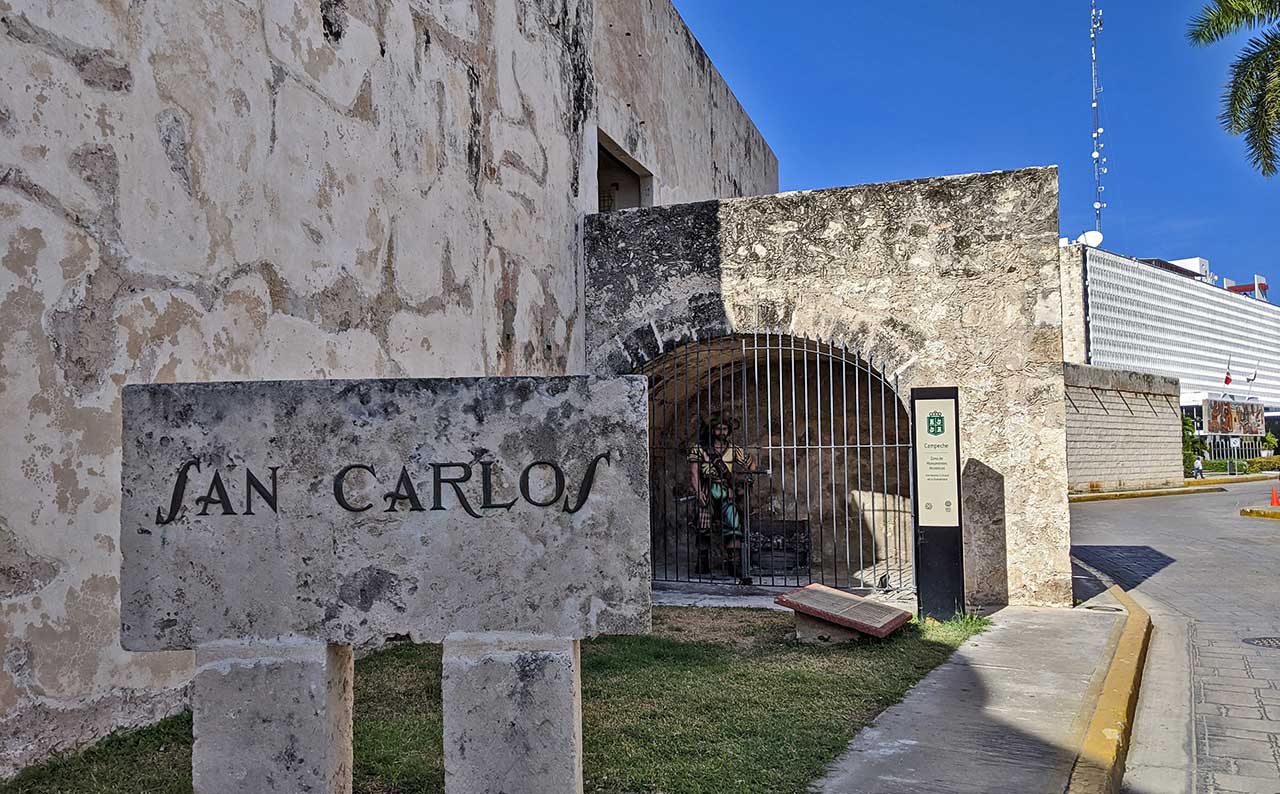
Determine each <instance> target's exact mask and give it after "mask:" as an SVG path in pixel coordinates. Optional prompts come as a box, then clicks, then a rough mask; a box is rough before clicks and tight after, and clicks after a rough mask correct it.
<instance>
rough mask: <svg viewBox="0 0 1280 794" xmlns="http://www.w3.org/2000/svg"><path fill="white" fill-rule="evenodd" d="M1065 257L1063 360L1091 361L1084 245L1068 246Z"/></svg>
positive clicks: (1078, 362)
mask: <svg viewBox="0 0 1280 794" xmlns="http://www.w3.org/2000/svg"><path fill="white" fill-rule="evenodd" d="M1059 253H1060V254H1061V256H1062V360H1063V361H1066V362H1068V363H1071V364H1088V363H1089V348H1088V341H1087V337H1088V330H1087V327H1086V325H1085V304H1084V299H1085V291H1084V246H1082V245H1068V246H1066V247H1064V248H1062V249H1061V250H1060V252H1059Z"/></svg>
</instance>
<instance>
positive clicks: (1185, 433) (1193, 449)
mask: <svg viewBox="0 0 1280 794" xmlns="http://www.w3.org/2000/svg"><path fill="white" fill-rule="evenodd" d="M1208 451H1209V448H1208V445H1206V444H1205V443H1204V439H1203V438H1201V437H1200V436H1198V435H1196V422H1195V420H1194V419H1192V418H1191V417H1189V416H1184V417H1182V454H1184V455H1190V456H1192V457H1195V456H1196V455H1203V454H1205V453H1206V452H1208Z"/></svg>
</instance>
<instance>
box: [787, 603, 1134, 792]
mask: <svg viewBox="0 0 1280 794" xmlns="http://www.w3.org/2000/svg"><path fill="white" fill-rule="evenodd" d="M1090 603H1091V604H1093V605H1097V606H1103V607H1106V606H1109V605H1110V604H1114V600H1112V599H1110V598H1108V597H1099V598H1097V599H1094V600H1093V601H1091V602H1090ZM1124 617H1125V615H1124V613H1123V612H1107V611H1094V610H1089V609H1035V608H1029V607H1007V608H1005V609H1002V610H1001V611H999V612H997V613H995V614H994V615H992V616H991V620H992V624H993V625H992V627H991V628H990V629H988V630H987V631H986V632H984V633H982V634H980V635H979V636H977V637H975V638H973V639H971V640H969V641H968V642H966V643H965V644H964V645H962V646H961V647H960V649H959V650H957V651H956V652H955V654H954V655H953V656H952V657H951V658H950V659H949V660H948V661H946V662H945V663H943V664H942V665H940V666H939V667H937V668H936V669H935V670H933V672H931V673H929V675H927V676H925V678H924V680H922V681H921V682H920V683H919V684H917V685H916V686H915V688H913V689H912V690H911V691H910V692H908V693H907V696H906V697H905V698H904V699H903V700H902V702H901V703H899V704H898V705H896V706H892V707H890V708H889V709H886V710H885V711H884V713H882V714H881V715H880V716H878V717H877V718H876V719H875V721H874V722H872V723H871V725H869V726H867V727H866V728H864V729H863V730H862V732H861V733H859V734H858V735H857V737H855V738H854V740H853V742H852V743H851V744H850V745H849V749H848V751H847V752H846V753H845V754H844V755H843V756H841V757H840V758H839V759H837V761H836V762H835V763H834V764H833V765H832V766H831V768H830V769H829V770H828V773H827V775H826V776H825V777H824V778H823V779H822V780H820V781H818V782H817V783H815V784H814V785H813V787H812V791H814V792H822V793H823V794H943V792H947V793H956V792H959V793H963V792H973V793H974V794H979V793H981V794H996V793H997V792H1008V794H1036V793H1037V792H1044V794H1050V793H1051V794H1061V792H1062V791H1063V789H1064V788H1065V787H1066V784H1067V780H1068V778H1069V777H1070V775H1071V768H1072V766H1073V764H1074V763H1075V759H1076V754H1077V752H1078V750H1079V747H1080V744H1081V740H1082V738H1083V736H1084V732H1085V728H1086V727H1087V725H1088V722H1089V718H1090V717H1091V716H1092V714H1093V707H1094V701H1095V699H1096V696H1097V691H1098V689H1099V687H1100V686H1101V683H1102V679H1103V678H1104V677H1105V675H1106V672H1107V667H1108V665H1109V664H1110V661H1111V655H1112V650H1113V648H1114V643H1115V642H1116V639H1117V638H1118V636H1119V629H1120V627H1121V626H1122V625H1123V619H1124Z"/></svg>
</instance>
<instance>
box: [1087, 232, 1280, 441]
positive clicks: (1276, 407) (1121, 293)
mask: <svg viewBox="0 0 1280 794" xmlns="http://www.w3.org/2000/svg"><path fill="white" fill-rule="evenodd" d="M1063 256H1064V263H1063V264H1064V267H1063V279H1064V283H1063V297H1064V315H1065V316H1064V318H1063V320H1064V342H1065V349H1064V357H1065V358H1066V360H1067V361H1069V362H1072V363H1084V364H1092V365H1094V366H1098V367H1106V368H1111V369H1124V370H1137V371H1141V372H1151V373H1155V374H1159V375H1167V376H1172V377H1176V378H1178V380H1179V382H1180V383H1181V392H1182V394H1181V400H1180V402H1181V404H1182V405H1183V407H1184V408H1191V407H1195V406H1200V405H1201V404H1202V402H1203V401H1204V400H1205V399H1227V400H1231V401H1234V402H1261V403H1262V404H1263V405H1265V406H1266V408H1267V411H1266V414H1267V417H1268V420H1269V421H1271V422H1274V421H1276V420H1277V419H1280V306H1276V305H1274V304H1272V303H1269V302H1268V301H1267V300H1266V294H1267V285H1266V284H1265V282H1264V281H1263V279H1261V278H1260V277H1258V278H1255V279H1254V282H1253V283H1252V284H1247V285H1235V284H1231V283H1229V282H1228V283H1226V284H1225V286H1218V285H1216V284H1215V283H1214V281H1215V280H1216V279H1215V277H1214V276H1213V275H1212V274H1211V273H1210V272H1209V267H1208V264H1209V263H1208V262H1207V261H1205V260H1204V259H1200V258H1193V259H1181V260H1174V261H1165V260H1154V259H1152V260H1139V259H1133V258H1130V257H1126V256H1120V255H1117V254H1113V253H1110V252H1107V251H1103V250H1100V249H1097V248H1092V247H1088V246H1069V247H1067V248H1065V249H1063ZM1228 371H1229V372H1230V376H1231V384H1230V385H1227V384H1226V383H1225V382H1224V381H1225V379H1226V376H1227V374H1228ZM1245 444H1246V445H1247V446H1253V445H1254V444H1256V441H1253V442H1250V440H1249V439H1248V438H1246V439H1245Z"/></svg>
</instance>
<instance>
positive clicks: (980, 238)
mask: <svg viewBox="0 0 1280 794" xmlns="http://www.w3.org/2000/svg"><path fill="white" fill-rule="evenodd" d="M1057 207H1058V191H1057V173H1056V171H1055V170H1054V169H1051V168H1032V169H1023V170H1019V171H1003V172H996V173H991V174H970V175H965V176H957V177H945V178H939V179H925V180H919V181H914V182H900V183H894V184H879V185H865V186H859V187H849V188H835V189H831V190H819V191H806V192H801V193H784V194H781V195H776V196H760V197H755V198H744V199H733V200H727V201H712V202H703V203H699V204H685V205H676V206H669V207H655V208H651V209H638V210H628V211H625V212H616V213H606V214H603V215H595V216H590V217H588V218H587V220H586V225H585V230H584V254H585V256H584V260H585V268H584V288H583V293H584V322H583V341H584V343H585V350H584V353H585V359H586V362H587V367H588V370H589V371H591V372H594V373H598V374H622V373H631V372H650V371H655V372H658V373H660V372H661V368H662V366H663V364H662V361H663V360H664V359H663V357H664V356H666V355H668V354H670V353H672V351H678V350H682V349H685V348H683V347H682V346H684V345H687V344H689V343H698V344H699V345H705V344H708V340H717V339H722V338H726V337H728V338H733V339H738V340H741V338H742V335H745V336H746V337H747V338H751V337H752V336H753V335H759V336H761V337H763V336H766V335H768V337H769V338H771V339H772V340H774V341H777V340H779V339H781V338H794V339H796V340H797V344H798V345H802V344H804V343H803V342H801V341H800V340H805V339H808V340H819V341H818V342H816V343H815V342H812V341H810V342H808V343H807V344H808V345H809V347H810V349H811V350H812V349H814V348H815V346H816V348H817V349H818V350H826V351H827V352H829V353H831V352H832V351H839V355H841V356H844V357H845V358H848V359H849V360H858V361H862V362H869V361H874V362H875V367H874V370H873V371H872V372H871V373H869V374H868V377H870V376H871V375H876V376H877V377H878V373H884V374H885V376H886V377H887V378H888V379H889V380H890V381H891V382H892V383H893V384H894V386H895V387H896V389H897V391H898V395H899V396H900V397H901V399H902V400H904V401H905V400H906V399H907V398H908V397H909V395H910V392H911V390H913V389H915V388H919V387H930V386H955V387H957V388H958V389H959V400H960V403H959V404H960V422H959V426H958V430H959V436H960V446H961V467H962V489H963V493H962V499H961V515H962V517H963V524H964V556H965V591H966V598H967V599H968V601H969V603H971V604H1003V603H1016V604H1038V605H1059V606H1061V605H1069V604H1070V603H1071V567H1070V517H1069V513H1068V510H1067V498H1066V493H1067V482H1066V409H1065V397H1064V395H1065V387H1064V384H1063V364H1062V361H1063V359H1062V298H1061V296H1062V285H1061V278H1062V267H1061V263H1060V254H1059V250H1058V215H1057ZM738 344H739V351H738V355H740V354H741V344H740V342H739V343H738ZM702 349H703V348H702V347H696V348H695V347H690V348H688V350H689V351H694V350H702ZM833 354H834V353H833ZM725 355H729V354H727V353H726V354H725ZM787 355H788V356H789V355H790V352H789V350H788V352H787ZM655 368H656V369H655ZM659 385H660V384H659ZM824 388H825V387H824ZM838 393H839V389H837V394H838ZM655 399H659V400H661V399H667V398H666V397H663V396H662V395H661V394H658V395H657V396H656V397H655ZM802 404H803V403H802ZM890 404H893V403H892V402H891V403H890ZM681 432H683V433H688V432H689V430H688V428H684V429H682V430H681ZM677 442H678V444H680V445H682V444H684V443H686V442H687V439H683V438H677ZM673 443H675V442H673ZM903 443H905V442H903ZM767 446H768V444H767V443H766V447H767ZM677 448H678V447H677ZM672 454H674V453H672ZM904 469H905V467H904ZM904 476H905V475H904ZM678 486H679V481H678V480H677V481H676V482H675V483H674V484H672V485H671V486H670V487H671V488H672V489H675V488H677V487H678ZM898 487H899V489H901V486H898ZM686 496H687V494H686ZM668 498H669V499H676V498H679V494H677V493H676V492H675V491H674V490H673V491H672V492H671V494H669V496H668ZM757 498H759V497H755V496H753V499H757ZM826 498H827V499H829V498H830V495H829V492H828V496H827V497H826ZM813 500H814V501H815V502H816V494H815V495H814V497H813ZM838 501H839V495H838V494H837V502H838ZM788 507H790V505H788ZM823 509H824V510H825V509H826V503H825V502H824V508H823ZM660 512H661V511H660ZM664 515H665V514H664ZM827 518H829V516H827ZM813 520H814V521H815V522H816V521H817V520H818V519H817V518H816V517H815V518H814V519H813ZM837 523H839V519H837ZM837 538H838V533H837ZM837 545H838V544H837ZM695 549H696V544H695ZM814 551H815V554H819V553H821V552H820V550H819V549H817V548H816V544H815V549H814ZM876 553H877V554H880V552H879V551H877V552H876ZM827 554H828V555H830V547H828V549H827ZM665 559H667V558H666V557H661V556H658V555H655V560H654V562H655V565H657V564H658V563H660V562H662V561H663V560H665ZM824 559H825V558H824ZM864 559H865V555H864ZM659 567H660V566H659ZM850 568H851V566H850V565H848V564H845V565H844V567H842V568H839V569H838V573H839V582H840V585H841V586H849V584H855V582H854V580H855V579H858V578H860V577H858V575H857V572H856V570H854V571H853V572H851V571H850ZM682 575H683V574H682ZM831 575H832V574H831V573H828V578H830V576H831ZM819 580H821V579H820V578H819Z"/></svg>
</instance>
